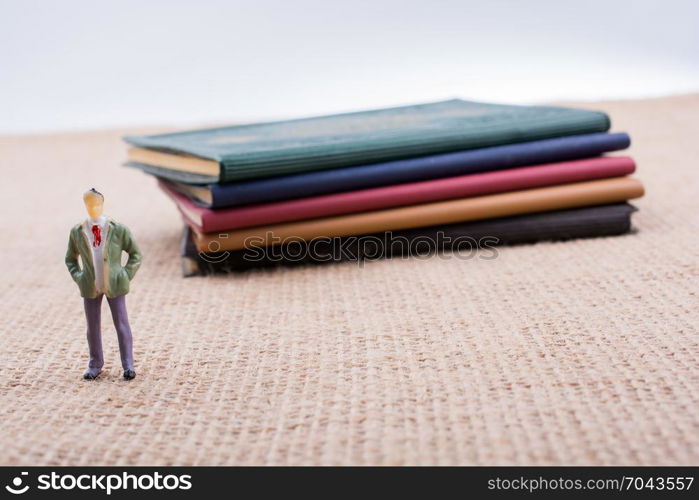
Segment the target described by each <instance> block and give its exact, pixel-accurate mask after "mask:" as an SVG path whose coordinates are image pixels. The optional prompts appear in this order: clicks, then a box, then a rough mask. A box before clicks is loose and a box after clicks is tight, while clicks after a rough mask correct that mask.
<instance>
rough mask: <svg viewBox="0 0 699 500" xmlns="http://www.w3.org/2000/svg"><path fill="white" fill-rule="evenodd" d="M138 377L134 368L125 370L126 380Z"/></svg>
mask: <svg viewBox="0 0 699 500" xmlns="http://www.w3.org/2000/svg"><path fill="white" fill-rule="evenodd" d="M134 378H136V372H135V371H133V370H124V380H132V379H134Z"/></svg>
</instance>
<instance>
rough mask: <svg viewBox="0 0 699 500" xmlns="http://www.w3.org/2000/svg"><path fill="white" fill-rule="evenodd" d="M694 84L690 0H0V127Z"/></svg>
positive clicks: (599, 93)
mask: <svg viewBox="0 0 699 500" xmlns="http://www.w3.org/2000/svg"><path fill="white" fill-rule="evenodd" d="M692 91H699V2H696V1H695V2H692V1H678V0H665V1H648V0H635V1H632V0H623V1H613V0H606V1H601V0H593V1H589V0H586V1H582V0H580V1H577V2H566V1H562V0H561V1H553V0H551V1H548V0H537V1H489V0H480V1H478V2H473V1H465V0H462V1H435V0H429V1H427V0H425V1H420V2H418V1H414V0H406V1H389V0H373V1H365V0H353V1H342V2H341V1H337V0H325V1H316V0H306V1H297V2H294V1H269V0H264V1H255V0H249V1H246V2H242V1H222V0H210V1H205V0H196V1H194V0H192V1H149V0H138V1H131V0H129V1H124V0H119V1H111V2H109V1H101V0H71V1H67V0H63V1H51V0H47V1H38V2H37V1H31V0H0V133H12V134H14V133H24V132H39V131H46V130H76V129H77V130H80V129H88V128H109V127H124V126H131V125H174V126H180V125H199V124H206V123H216V122H227V121H241V120H254V119H267V118H271V117H290V116H299V115H309V114H319V113H325V112H334V111H346V110H355V109H362V108H369V107H375V106H388V105H394V104H403V103H412V102H419V101H426V100H437V99H444V98H449V97H463V98H470V99H477V100H491V101H504V102H513V103H530V102H544V101H552V100H563V99H580V100H590V99H619V98H622V99H626V98H638V97H648V96H658V95H667V94H673V93H687V92H692Z"/></svg>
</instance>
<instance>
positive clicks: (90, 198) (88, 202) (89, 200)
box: [83, 188, 104, 219]
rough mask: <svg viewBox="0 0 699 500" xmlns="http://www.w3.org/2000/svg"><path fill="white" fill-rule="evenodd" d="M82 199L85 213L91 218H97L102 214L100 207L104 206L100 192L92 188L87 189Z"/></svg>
mask: <svg viewBox="0 0 699 500" xmlns="http://www.w3.org/2000/svg"><path fill="white" fill-rule="evenodd" d="M83 201H84V202H85V208H86V209H87V215H89V216H90V218H91V219H97V218H99V217H100V216H101V215H102V209H103V208H104V196H102V193H100V192H99V191H97V190H96V189H95V188H92V189H90V190H89V191H85V194H84V195H83Z"/></svg>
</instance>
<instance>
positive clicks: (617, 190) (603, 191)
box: [194, 177, 643, 252]
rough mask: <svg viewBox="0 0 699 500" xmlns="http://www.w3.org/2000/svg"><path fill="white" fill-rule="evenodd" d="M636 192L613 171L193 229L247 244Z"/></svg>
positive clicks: (203, 237)
mask: <svg viewBox="0 0 699 500" xmlns="http://www.w3.org/2000/svg"><path fill="white" fill-rule="evenodd" d="M641 196H643V185H642V184H641V183H640V181H638V180H636V179H633V178H630V177H616V178H612V179H604V180H597V181H589V182H578V183H573V184H563V185H559V186H553V187H545V188H536V189H525V190H521V191H513V192H509V193H502V194H494V195H488V196H478V197H471V198H462V199H457V200H450V201H442V202H437V203H425V204H421V205H411V206H407V207H400V208H393V209H388V210H376V211H372V212H362V213H357V214H351V215H342V216H336V217H324V218H320V219H311V220H305V221H299V222H290V223H284V224H272V225H267V226H257V227H249V228H244V229H238V230H233V231H220V232H216V233H197V232H196V231H195V233H194V234H195V242H196V246H197V249H198V250H199V251H201V252H217V251H224V250H240V249H242V248H246V247H251V246H269V245H278V244H281V243H286V242H289V241H292V240H294V239H295V240H299V239H301V240H311V239H314V238H319V237H330V238H332V237H336V236H352V235H359V234H368V233H376V232H380V231H394V230H399V229H409V228H415V227H423V226H434V225H438V224H453V223H456V222H464V221H473V220H481V219H490V218H495V217H506V216H510V215H521V214H528V213H535V212H545V211H549V210H561V209H565V208H575V207H585V206H592V205H603V204H607V203H618V202H621V201H626V200H630V199H633V198H639V197H641Z"/></svg>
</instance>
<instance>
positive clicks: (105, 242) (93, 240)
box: [66, 188, 141, 380]
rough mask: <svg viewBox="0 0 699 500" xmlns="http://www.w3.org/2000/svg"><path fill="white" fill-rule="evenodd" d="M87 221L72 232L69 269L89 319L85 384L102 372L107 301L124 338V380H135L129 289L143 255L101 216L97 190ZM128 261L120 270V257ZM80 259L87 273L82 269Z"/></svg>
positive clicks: (88, 202)
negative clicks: (104, 305) (103, 308)
mask: <svg viewBox="0 0 699 500" xmlns="http://www.w3.org/2000/svg"><path fill="white" fill-rule="evenodd" d="M83 201H84V202H85V208H86V209H87V214H88V218H87V219H86V220H85V221H84V222H82V223H79V224H76V225H75V226H73V228H72V229H71V230H70V238H69V240H68V251H67V252H66V266H67V267H68V272H70V275H71V276H72V277H73V280H74V281H75V282H76V283H77V284H78V287H79V288H80V295H82V297H83V302H84V305H85V318H86V319H87V345H88V347H89V348H90V362H89V364H88V366H87V371H86V372H85V373H84V374H83V378H84V379H85V380H93V379H95V378H97V377H98V376H99V374H100V372H101V371H102V366H103V365H104V358H103V356H102V333H101V331H100V330H101V306H102V297H103V296H104V295H106V296H107V302H108V303H109V309H110V310H111V311H112V320H114V327H115V328H116V331H117V336H118V338H119V352H120V354H121V366H122V368H123V369H124V378H125V379H126V380H131V379H133V378H134V377H135V376H136V372H135V371H134V363H133V352H132V339H131V327H130V326H129V317H128V315H127V314H126V300H125V299H126V294H127V293H128V292H129V283H130V282H131V280H132V279H133V277H134V275H135V274H136V271H137V270H138V268H139V267H140V265H141V252H140V250H139V249H138V245H136V241H135V240H134V238H133V236H132V235H131V231H129V229H128V228H127V227H126V226H124V225H122V224H119V223H118V222H115V221H114V220H111V219H109V218H107V217H105V216H104V215H102V210H103V207H104V196H102V193H100V192H99V191H96V190H95V189H94V188H92V189H90V190H89V191H87V192H85V194H84V195H83ZM122 251H123V252H126V253H127V254H128V255H129V259H128V261H127V262H126V265H125V266H123V267H122V265H121V252H122ZM78 256H80V260H81V261H82V267H80V265H79V264H78Z"/></svg>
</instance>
